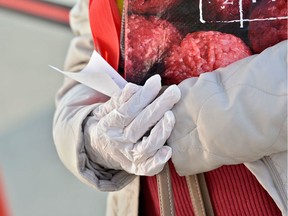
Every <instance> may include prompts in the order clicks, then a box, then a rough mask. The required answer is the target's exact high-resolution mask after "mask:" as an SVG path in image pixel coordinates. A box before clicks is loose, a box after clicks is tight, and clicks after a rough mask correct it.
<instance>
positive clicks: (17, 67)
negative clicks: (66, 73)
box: [0, 0, 107, 216]
mask: <svg viewBox="0 0 288 216" xmlns="http://www.w3.org/2000/svg"><path fill="white" fill-rule="evenodd" d="M74 3H75V0H49V1H36V0H0V38H1V40H0V57H1V58H0V75H1V78H0V101H1V105H0V179H1V181H2V185H1V186H0V190H1V191H0V194H1V193H2V194H3V193H4V195H5V200H6V202H7V206H8V210H9V211H10V213H11V215H12V216H51V215H53V216H60V215H61V216H102V215H105V208H106V196H107V194H106V193H103V192H99V191H96V190H93V189H92V188H90V187H88V186H86V185H84V184H83V183H81V182H80V181H78V180H77V179H76V178H75V177H74V176H73V175H72V174H71V173H70V172H69V171H67V170H66V168H64V166H63V164H62V163H61V162H60V160H59V158H58V156H57V153H56V150H55V148H54V144H53V139H52V134H51V133H52V118H53V112H54V95H55V93H56V91H57V89H58V88H59V87H60V85H61V83H62V79H63V77H62V75H60V74H58V72H56V71H54V70H52V69H50V68H49V67H48V65H49V64H51V65H53V66H56V67H58V68H62V65H63V62H64V59H65V55H66V51H67V48H68V45H69V42H70V40H71V38H72V37H73V35H72V33H71V31H70V28H69V25H68V13H69V10H70V8H71V7H72V6H73V5H74ZM0 216H2V215H1V213H0Z"/></svg>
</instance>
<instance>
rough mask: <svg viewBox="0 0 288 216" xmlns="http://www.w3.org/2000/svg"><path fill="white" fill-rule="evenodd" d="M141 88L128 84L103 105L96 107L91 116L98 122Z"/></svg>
mask: <svg viewBox="0 0 288 216" xmlns="http://www.w3.org/2000/svg"><path fill="white" fill-rule="evenodd" d="M139 88H141V86H137V85H135V84H133V83H128V84H127V85H126V86H125V87H124V89H123V90H122V91H121V92H117V93H115V94H114V95H112V97H111V98H110V99H109V100H108V101H107V102H106V103H104V104H102V105H100V106H98V107H97V108H96V109H95V110H94V111H93V115H94V116H95V117H96V118H97V119H98V120H100V119H101V118H102V117H104V116H105V115H107V114H108V113H110V112H111V111H112V110H113V109H117V108H119V106H120V105H121V104H123V103H125V102H126V101H127V100H129V99H130V98H131V97H132V95H134V94H135V93H136V92H137V91H138V90H139Z"/></svg>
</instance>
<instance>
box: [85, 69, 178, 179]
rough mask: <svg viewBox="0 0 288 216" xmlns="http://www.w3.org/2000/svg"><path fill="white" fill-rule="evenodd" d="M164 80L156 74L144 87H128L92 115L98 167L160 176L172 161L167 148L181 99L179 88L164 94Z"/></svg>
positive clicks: (90, 131)
mask: <svg viewBox="0 0 288 216" xmlns="http://www.w3.org/2000/svg"><path fill="white" fill-rule="evenodd" d="M161 88H162V86H161V78H160V76H159V75H155V76H153V77H151V78H150V79H148V80H147V81H146V83H145V85H144V86H138V85H135V84H132V83H128V84H127V85H126V86H125V88H124V89H123V90H122V91H121V93H118V94H116V95H114V96H112V97H111V98H110V100H108V101H107V102H106V103H103V104H101V105H99V106H98V107H97V108H96V109H95V110H94V111H93V112H92V119H93V120H92V121H89V122H88V123H87V125H86V126H85V130H88V131H86V132H88V134H89V135H90V138H89V140H90V145H91V147H92V149H93V154H95V157H94V158H96V161H94V162H96V163H97V164H99V165H101V166H103V167H105V168H109V169H117V170H125V171H126V172H128V173H131V174H136V175H146V176H152V175H155V174H157V173H159V172H160V171H161V170H162V169H163V167H164V165H165V163H166V162H167V161H168V160H169V159H170V158H171V155H172V149H171V148H170V147H169V146H166V145H164V144H165V142H166V141H167V139H168V138H169V136H170V134H171V132H172V129H173V127H174V124H175V118H174V115H173V113H172V111H171V109H172V107H173V106H174V104H176V103H177V102H178V101H179V100H180V97H181V94H180V90H179V88H178V87H177V86H176V85H172V86H169V87H168V88H167V89H166V90H165V91H164V92H163V93H162V94H161V95H159V92H160V90H161Z"/></svg>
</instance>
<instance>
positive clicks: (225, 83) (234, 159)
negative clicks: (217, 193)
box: [168, 41, 287, 175]
mask: <svg viewBox="0 0 288 216" xmlns="http://www.w3.org/2000/svg"><path fill="white" fill-rule="evenodd" d="M179 88H180V90H181V93H182V98H181V100H180V102H179V103H178V104H177V105H176V106H175V107H174V109H173V112H174V114H175V117H176V125H175V128H174V130H173V132H172V135H171V137H170V138H169V140H168V145H169V146H171V147H172V149H173V155H172V161H173V163H174V165H175V167H176V170H177V172H178V173H179V174H180V175H192V174H196V173H200V172H204V171H209V170H212V169H215V168H217V167H219V166H221V165H228V164H238V163H243V162H251V161H256V160H258V159H260V158H262V157H263V156H267V155H271V154H273V153H278V152H283V151H287V143H286V141H287V41H284V42H281V43H279V44H277V45H275V46H273V47H271V48H268V49H266V50H265V51H264V52H262V53H261V54H259V55H253V56H250V57H248V58H245V59H243V60H241V61H238V62H235V63H233V64H231V65H229V66H227V67H225V68H220V69H218V70H216V71H213V72H211V73H205V74H202V75H201V76H200V77H199V78H190V79H187V80H185V81H183V82H182V83H180V84H179Z"/></svg>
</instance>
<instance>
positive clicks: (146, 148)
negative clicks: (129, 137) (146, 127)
mask: <svg viewBox="0 0 288 216" xmlns="http://www.w3.org/2000/svg"><path fill="white" fill-rule="evenodd" d="M174 125H175V117H174V114H173V113H172V111H167V112H166V113H165V115H164V117H163V118H162V119H161V120H160V121H159V122H158V123H157V124H156V125H155V126H154V127H153V128H152V130H151V132H150V135H149V136H148V137H144V138H143V139H142V140H141V141H139V142H138V143H136V144H135V145H134V146H133V149H132V150H131V151H132V152H131V154H132V155H133V161H134V162H135V163H139V162H142V161H144V160H147V158H149V157H151V156H152V155H154V154H155V153H156V152H157V150H158V149H160V148H161V147H162V146H163V145H164V144H165V142H166V140H167V139H168V138H169V136H170V135H171V132H172V130H173V127H174Z"/></svg>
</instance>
